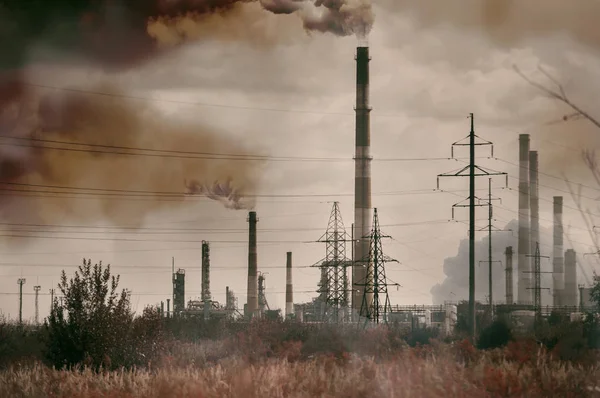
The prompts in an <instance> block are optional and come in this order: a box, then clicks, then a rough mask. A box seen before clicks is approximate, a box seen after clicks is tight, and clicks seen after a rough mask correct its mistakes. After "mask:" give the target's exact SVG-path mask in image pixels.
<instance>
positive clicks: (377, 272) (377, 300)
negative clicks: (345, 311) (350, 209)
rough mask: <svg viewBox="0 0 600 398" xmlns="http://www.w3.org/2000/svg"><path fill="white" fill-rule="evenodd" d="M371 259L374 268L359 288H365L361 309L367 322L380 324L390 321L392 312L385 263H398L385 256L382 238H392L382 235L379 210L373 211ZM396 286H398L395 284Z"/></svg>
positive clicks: (370, 269) (369, 269)
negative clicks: (370, 297)
mask: <svg viewBox="0 0 600 398" xmlns="http://www.w3.org/2000/svg"><path fill="white" fill-rule="evenodd" d="M369 238H370V247H369V257H368V260H370V262H371V264H372V266H371V267H369V268H368V269H367V276H366V279H365V281H363V283H361V284H357V286H363V287H364V294H363V299H362V304H361V308H360V312H361V314H365V316H366V321H367V322H369V321H371V322H374V323H379V322H380V321H383V322H386V323H387V321H388V315H387V314H388V313H390V312H391V310H392V308H391V304H390V297H389V295H388V286H389V285H391V284H388V281H387V278H386V275H385V263H389V262H398V261H396V260H394V259H392V258H389V257H387V256H385V255H384V254H383V247H382V244H381V239H382V238H390V236H386V235H382V234H381V231H380V229H379V217H378V216H377V209H376V208H375V209H373V229H372V230H371V234H370V236H369ZM393 285H394V286H398V284H396V283H394V284H393ZM369 295H372V296H373V300H372V301H371V302H369V298H368V296H369Z"/></svg>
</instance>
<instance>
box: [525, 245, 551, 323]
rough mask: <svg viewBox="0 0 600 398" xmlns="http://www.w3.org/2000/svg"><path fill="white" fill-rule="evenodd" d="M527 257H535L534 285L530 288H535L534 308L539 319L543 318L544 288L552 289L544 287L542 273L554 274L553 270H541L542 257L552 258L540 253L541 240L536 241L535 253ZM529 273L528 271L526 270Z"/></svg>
mask: <svg viewBox="0 0 600 398" xmlns="http://www.w3.org/2000/svg"><path fill="white" fill-rule="evenodd" d="M527 257H530V258H533V259H534V262H533V271H531V273H533V287H530V288H528V289H529V290H533V308H534V309H535V316H536V319H537V320H540V319H541V318H542V290H550V289H549V288H547V287H542V278H541V276H542V274H552V272H548V271H545V272H542V270H541V264H540V263H541V261H540V259H542V258H548V259H549V258H550V257H548V256H542V255H540V242H535V254H534V255H533V256H532V255H528V256H527ZM525 272H527V273H529V272H528V271H525Z"/></svg>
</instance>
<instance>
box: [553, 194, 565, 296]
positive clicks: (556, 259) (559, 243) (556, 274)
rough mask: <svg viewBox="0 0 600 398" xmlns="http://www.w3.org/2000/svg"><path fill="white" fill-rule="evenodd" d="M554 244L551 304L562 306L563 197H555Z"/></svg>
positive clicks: (563, 261) (563, 275) (563, 280)
mask: <svg viewBox="0 0 600 398" xmlns="http://www.w3.org/2000/svg"><path fill="white" fill-rule="evenodd" d="M552 202H553V204H554V242H553V244H552V295H553V304H554V306H556V307H558V306H560V305H563V303H562V300H561V297H562V291H563V290H564V288H565V259H564V257H563V197H562V196H555V197H554V198H553V201H552Z"/></svg>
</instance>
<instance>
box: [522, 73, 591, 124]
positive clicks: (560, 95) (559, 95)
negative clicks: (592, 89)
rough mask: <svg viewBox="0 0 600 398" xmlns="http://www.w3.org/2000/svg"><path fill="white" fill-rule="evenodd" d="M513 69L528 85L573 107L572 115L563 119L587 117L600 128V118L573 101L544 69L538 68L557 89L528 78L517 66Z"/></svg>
mask: <svg viewBox="0 0 600 398" xmlns="http://www.w3.org/2000/svg"><path fill="white" fill-rule="evenodd" d="M513 69H514V70H515V72H517V73H518V74H519V76H521V77H522V78H523V79H524V80H525V81H526V82H527V83H529V84H530V85H532V86H533V87H535V88H537V89H538V90H540V91H542V92H543V93H545V94H546V95H547V96H549V97H550V98H553V99H557V100H559V101H560V102H562V103H564V104H566V105H567V106H569V107H570V108H571V109H573V110H574V111H575V114H574V115H569V116H565V117H564V120H567V118H571V117H577V116H581V117H583V118H585V119H587V120H588V121H589V122H591V123H592V124H594V125H595V126H596V127H598V128H600V120H598V119H596V118H594V117H593V116H592V115H590V114H589V113H588V112H586V111H584V110H583V109H581V108H580V107H579V106H578V105H577V104H575V103H573V102H572V101H571V100H570V99H569V97H568V96H567V95H566V93H565V90H564V88H563V86H562V85H561V84H560V83H559V82H558V81H556V79H554V78H553V77H552V76H550V74H549V73H547V72H546V71H544V70H543V69H542V68H541V67H540V68H539V70H540V71H541V72H542V73H543V74H544V75H546V77H548V79H549V80H550V81H552V82H553V83H554V84H556V85H557V86H558V89H557V90H553V89H551V88H548V87H546V86H544V85H543V84H541V83H538V82H536V81H535V80H533V79H531V78H529V77H528V76H527V75H525V74H524V73H523V72H521V70H520V69H519V67H518V66H516V65H513Z"/></svg>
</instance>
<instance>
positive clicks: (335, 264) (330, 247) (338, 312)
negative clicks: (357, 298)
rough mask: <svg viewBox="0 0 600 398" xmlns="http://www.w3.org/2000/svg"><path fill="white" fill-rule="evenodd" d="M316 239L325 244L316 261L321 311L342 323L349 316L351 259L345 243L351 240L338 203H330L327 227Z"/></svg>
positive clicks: (325, 317) (327, 316)
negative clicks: (319, 270)
mask: <svg viewBox="0 0 600 398" xmlns="http://www.w3.org/2000/svg"><path fill="white" fill-rule="evenodd" d="M317 242H321V243H325V244H326V249H325V258H324V259H323V260H321V261H320V262H319V263H317V264H316V265H314V266H316V267H318V268H321V280H320V282H319V290H318V292H319V293H321V295H322V296H321V297H322V300H323V304H324V309H323V311H322V313H321V316H322V318H323V320H325V321H330V322H335V323H337V322H344V321H346V320H347V319H348V316H349V313H348V311H349V305H350V302H349V299H348V296H349V292H350V291H351V290H350V286H349V281H348V267H351V266H352V260H351V259H349V258H348V257H346V242H352V239H351V237H350V235H349V234H348V233H347V232H346V228H345V227H344V222H343V220H342V213H341V212H340V207H339V202H333V207H332V209H331V215H330V216H329V222H328V224H327V230H326V231H325V233H324V234H323V236H321V238H319V240H318V241H317Z"/></svg>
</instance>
